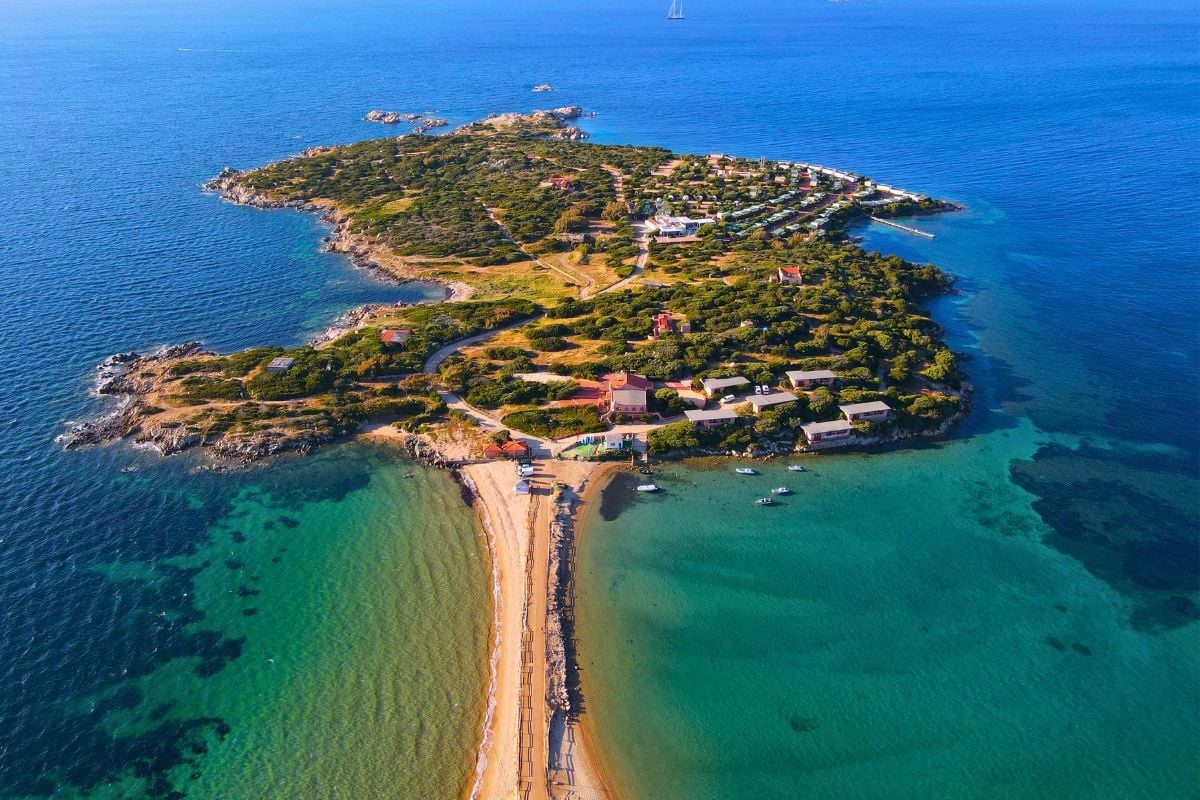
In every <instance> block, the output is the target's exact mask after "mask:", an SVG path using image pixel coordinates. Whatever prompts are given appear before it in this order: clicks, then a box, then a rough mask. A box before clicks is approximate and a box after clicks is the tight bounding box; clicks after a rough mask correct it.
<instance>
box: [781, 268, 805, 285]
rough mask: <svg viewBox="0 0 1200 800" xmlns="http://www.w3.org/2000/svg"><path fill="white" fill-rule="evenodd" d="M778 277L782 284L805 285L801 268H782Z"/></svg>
mask: <svg viewBox="0 0 1200 800" xmlns="http://www.w3.org/2000/svg"><path fill="white" fill-rule="evenodd" d="M778 275H779V282H780V283H781V284H783V283H794V284H796V285H797V286H799V285H801V284H803V283H804V276H803V275H801V274H800V268H799V267H780V268H779V272H778Z"/></svg>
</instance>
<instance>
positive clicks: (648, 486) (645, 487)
mask: <svg viewBox="0 0 1200 800" xmlns="http://www.w3.org/2000/svg"><path fill="white" fill-rule="evenodd" d="M637 490H638V491H639V492H657V491H658V487H657V486H655V485H654V484H653V483H643V484H642V485H641V486H639V487H637Z"/></svg>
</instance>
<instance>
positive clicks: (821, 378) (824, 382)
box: [785, 369, 837, 389]
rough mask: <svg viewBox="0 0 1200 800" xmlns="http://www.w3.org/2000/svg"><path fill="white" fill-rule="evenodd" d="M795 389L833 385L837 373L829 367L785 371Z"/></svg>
mask: <svg viewBox="0 0 1200 800" xmlns="http://www.w3.org/2000/svg"><path fill="white" fill-rule="evenodd" d="M785 374H786V375H787V379H788V382H789V383H791V384H792V388H793V389H811V388H813V387H814V386H833V384H834V383H835V382H836V381H837V375H835V374H834V373H833V372H832V371H831V370H827V369H793V370H788V372H786V373H785Z"/></svg>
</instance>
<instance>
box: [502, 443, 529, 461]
mask: <svg viewBox="0 0 1200 800" xmlns="http://www.w3.org/2000/svg"><path fill="white" fill-rule="evenodd" d="M500 449H501V450H502V451H503V452H504V455H506V456H508V457H509V458H517V459H524V458H529V453H530V451H529V445H527V444H525V443H524V442H522V441H521V440H520V439H509V440H508V441H507V442H505V443H504V444H502V445H500Z"/></svg>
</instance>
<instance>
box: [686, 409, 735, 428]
mask: <svg viewBox="0 0 1200 800" xmlns="http://www.w3.org/2000/svg"><path fill="white" fill-rule="evenodd" d="M683 415H684V416H685V417H687V419H688V422H690V423H692V425H693V426H694V427H697V428H700V429H701V430H708V429H709V428H715V427H717V426H719V425H731V424H733V423H734V422H737V420H738V415H737V413H736V412H734V411H732V410H731V409H728V408H714V409H711V410H709V411H703V410H697V411H692V410H690V409H689V410H688V411H684V412H683Z"/></svg>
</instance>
